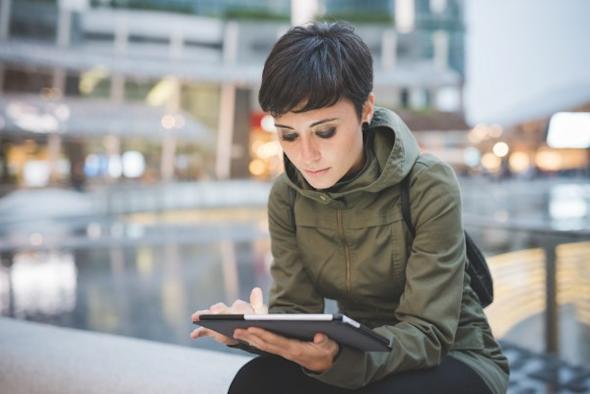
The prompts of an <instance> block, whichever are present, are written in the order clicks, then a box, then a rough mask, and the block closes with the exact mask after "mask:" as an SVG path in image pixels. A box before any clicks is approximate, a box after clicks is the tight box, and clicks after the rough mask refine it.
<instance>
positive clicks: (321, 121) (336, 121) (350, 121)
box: [275, 94, 374, 189]
mask: <svg viewBox="0 0 590 394" xmlns="http://www.w3.org/2000/svg"><path fill="white" fill-rule="evenodd" d="M373 107H374V96H373V95H372V94H371V95H370V96H369V99H368V100H367V103H366V104H365V106H364V108H363V114H362V119H359V118H358V116H357V113H356V110H355V108H354V105H353V104H352V102H351V101H350V100H348V99H342V100H340V101H339V102H337V103H336V104H334V105H332V106H330V107H323V108H319V109H314V110H310V111H306V112H300V113H295V112H287V113H286V114H283V115H280V116H278V117H276V118H275V126H276V128H277V133H278V137H279V142H280V144H281V147H282V148H283V152H285V154H286V155H287V157H288V158H289V160H290V161H291V163H293V165H294V166H295V167H296V168H297V169H298V170H299V171H300V172H301V174H302V175H303V176H304V177H305V180H307V182H308V183H309V184H310V185H311V186H312V187H313V188H315V189H327V188H330V187H332V186H333V185H334V184H336V182H338V181H339V180H340V179H341V178H342V177H344V176H345V175H347V174H349V173H354V172H356V171H358V170H360V169H361V167H362V166H363V163H364V157H363V134H362V128H361V125H362V122H370V120H371V117H372V116H373Z"/></svg>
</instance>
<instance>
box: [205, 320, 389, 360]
mask: <svg viewBox="0 0 590 394" xmlns="http://www.w3.org/2000/svg"><path fill="white" fill-rule="evenodd" d="M194 323H195V324H198V325H200V326H203V327H207V328H209V329H211V330H213V331H217V332H219V333H221V334H223V335H225V336H228V337H230V338H231V337H232V336H233V332H234V330H235V329H236V328H248V327H260V328H264V329H266V330H268V331H272V332H274V333H277V334H280V335H283V336H286V337H289V338H295V339H300V340H303V341H312V340H313V337H314V335H315V334H316V333H318V332H322V333H324V334H326V335H327V336H328V337H329V338H331V339H333V340H334V341H336V342H338V343H339V344H341V345H346V346H350V347H352V348H355V349H358V350H362V351H370V352H388V351H391V346H390V344H389V340H388V339H387V338H385V337H383V336H382V335H379V334H377V333H376V332H374V331H372V330H371V329H369V328H368V327H366V326H364V325H362V324H360V323H358V322H356V321H354V320H353V319H351V318H349V317H347V316H345V315H342V314H268V315H240V314H204V315H201V316H199V321H198V322H194Z"/></svg>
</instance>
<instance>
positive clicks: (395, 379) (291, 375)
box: [229, 355, 491, 394]
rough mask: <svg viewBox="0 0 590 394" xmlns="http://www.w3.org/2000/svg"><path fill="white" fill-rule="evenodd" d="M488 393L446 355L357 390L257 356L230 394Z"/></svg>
mask: <svg viewBox="0 0 590 394" xmlns="http://www.w3.org/2000/svg"><path fill="white" fill-rule="evenodd" d="M245 393H256V394H270V393H272V394H277V393H281V394H290V393H303V394H315V393H321V394H340V393H366V394H384V393H388V394H394V393H395V394H414V393H416V394H437V393H440V394H446V393H453V394H463V393H464V394H480V393H481V394H491V392H490V389H489V388H488V387H487V386H486V384H485V383H484V382H483V380H482V379H481V378H480V377H479V375H478V374H477V373H476V372H475V371H473V370H472V369H471V368H469V367H468V366H467V365H465V364H463V363H462V362H460V361H458V360H456V359H454V358H452V357H448V356H447V357H445V358H444V359H443V360H442V362H441V364H440V365H438V366H436V367H433V368H428V369H421V370H415V371H407V372H401V373H398V374H392V375H389V376H387V377H385V378H384V379H382V380H380V381H377V382H374V383H371V384H369V385H368V386H366V387H363V388H361V389H358V390H345V389H341V388H338V387H335V386H331V385H327V384H325V383H322V382H320V381H318V380H316V379H314V378H312V377H309V376H307V375H306V374H304V373H303V372H302V371H301V367H300V366H299V365H297V364H295V363H293V362H291V361H288V360H286V359H284V358H282V357H278V356H277V357H275V356H266V355H265V356H259V357H256V358H254V359H252V360H250V361H249V362H248V363H246V364H245V365H244V366H243V367H242V368H241V369H240V370H239V371H238V373H237V374H236V376H235V377H234V380H233V381H232V383H231V386H230V388H229V394H245Z"/></svg>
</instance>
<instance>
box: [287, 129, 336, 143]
mask: <svg viewBox="0 0 590 394" xmlns="http://www.w3.org/2000/svg"><path fill="white" fill-rule="evenodd" d="M335 134H336V128H335V127H331V128H329V129H327V130H321V131H316V132H315V135H317V136H318V137H320V138H324V139H328V138H332V137H333V136H334V135H335ZM297 137H298V134H297V133H289V132H286V133H281V140H283V141H287V142H291V141H295V139H297Z"/></svg>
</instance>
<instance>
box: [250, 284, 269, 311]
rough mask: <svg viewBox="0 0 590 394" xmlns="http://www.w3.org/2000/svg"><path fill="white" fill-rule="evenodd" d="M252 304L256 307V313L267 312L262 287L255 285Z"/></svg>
mask: <svg viewBox="0 0 590 394" xmlns="http://www.w3.org/2000/svg"><path fill="white" fill-rule="evenodd" d="M250 305H252V308H254V312H255V313H266V311H265V307H264V295H263V294H262V289H261V288H260V287H255V288H253V289H252V292H251V293H250Z"/></svg>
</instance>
